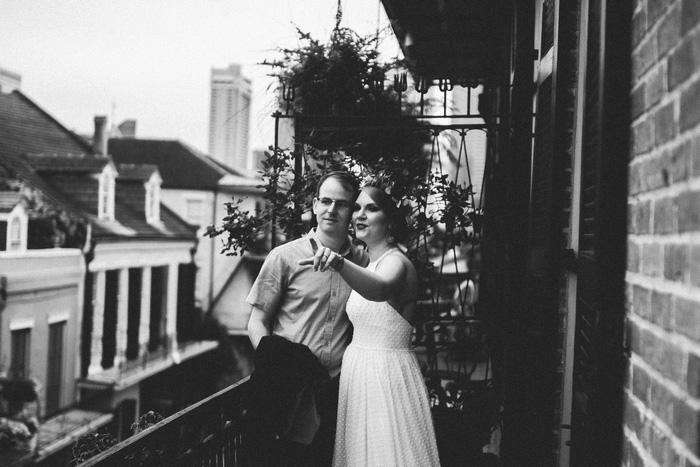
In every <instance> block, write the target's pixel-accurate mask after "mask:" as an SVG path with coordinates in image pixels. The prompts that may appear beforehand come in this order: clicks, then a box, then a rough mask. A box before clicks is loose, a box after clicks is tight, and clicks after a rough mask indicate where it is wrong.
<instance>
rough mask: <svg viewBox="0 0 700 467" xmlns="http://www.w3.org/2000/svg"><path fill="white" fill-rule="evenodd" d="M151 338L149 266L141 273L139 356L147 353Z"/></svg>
mask: <svg viewBox="0 0 700 467" xmlns="http://www.w3.org/2000/svg"><path fill="white" fill-rule="evenodd" d="M150 338H151V268H150V267H145V268H143V273H142V274H141V322H140V324H139V357H141V356H143V355H145V354H147V353H148V341H149V339H150Z"/></svg>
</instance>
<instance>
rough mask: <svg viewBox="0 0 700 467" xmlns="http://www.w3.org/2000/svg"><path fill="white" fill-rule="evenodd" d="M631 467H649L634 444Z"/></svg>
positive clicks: (631, 447) (631, 446)
mask: <svg viewBox="0 0 700 467" xmlns="http://www.w3.org/2000/svg"><path fill="white" fill-rule="evenodd" d="M629 467H647V466H646V463H645V462H644V459H643V458H642V455H641V454H640V453H639V450H638V449H637V447H636V446H635V445H634V444H630V463H629Z"/></svg>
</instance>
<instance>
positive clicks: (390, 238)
mask: <svg viewBox="0 0 700 467" xmlns="http://www.w3.org/2000/svg"><path fill="white" fill-rule="evenodd" d="M386 241H387V242H389V245H393V244H394V236H393V235H391V234H389V235H387V237H386Z"/></svg>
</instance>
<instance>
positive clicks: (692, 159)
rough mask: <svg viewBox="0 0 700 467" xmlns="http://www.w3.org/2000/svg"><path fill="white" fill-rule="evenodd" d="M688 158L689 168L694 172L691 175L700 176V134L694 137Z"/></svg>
mask: <svg viewBox="0 0 700 467" xmlns="http://www.w3.org/2000/svg"><path fill="white" fill-rule="evenodd" d="M688 159H689V160H688V170H689V171H690V173H691V174H692V175H691V176H692V177H694V178H698V177H700V136H696V137H695V138H693V142H692V143H691V149H690V155H689V156H688Z"/></svg>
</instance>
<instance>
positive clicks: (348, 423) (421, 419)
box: [333, 250, 440, 467]
mask: <svg viewBox="0 0 700 467" xmlns="http://www.w3.org/2000/svg"><path fill="white" fill-rule="evenodd" d="M390 252H391V250H390V251H388V252H387V253H385V254H384V255H382V257H380V258H379V259H377V260H376V261H373V262H371V263H370V264H369V265H368V266H367V267H368V268H369V269H371V270H374V268H375V267H376V265H377V263H378V262H379V261H381V259H382V258H383V257H384V256H385V255H386V254H388V253H390ZM347 313H348V316H349V317H350V321H351V322H352V324H353V326H354V333H353V338H352V343H351V344H350V345H349V346H348V348H347V350H346V351H345V355H344V357H343V366H342V370H341V372H340V398H339V402H338V430H337V432H336V438H335V452H334V456H333V466H334V467H343V466H347V467H363V466H364V467H375V466H376V467H391V466H397V467H411V466H415V467H431V466H439V465H440V461H439V459H438V452H437V447H436V444H435V431H434V429H433V422H432V416H431V414H430V407H429V402H428V391H427V389H426V386H425V382H424V380H423V375H422V374H421V371H420V366H419V364H418V359H417V358H416V354H415V352H414V351H413V349H412V346H411V336H412V332H413V326H411V325H410V324H409V323H408V322H407V321H406V320H405V319H404V318H403V317H402V316H401V315H400V314H399V313H398V312H397V311H396V310H395V309H394V308H393V307H392V306H391V305H389V303H388V302H371V301H369V300H366V299H364V298H363V297H362V296H361V295H359V294H358V293H356V292H354V291H353V292H352V293H351V294H350V298H349V299H348V304H347Z"/></svg>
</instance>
